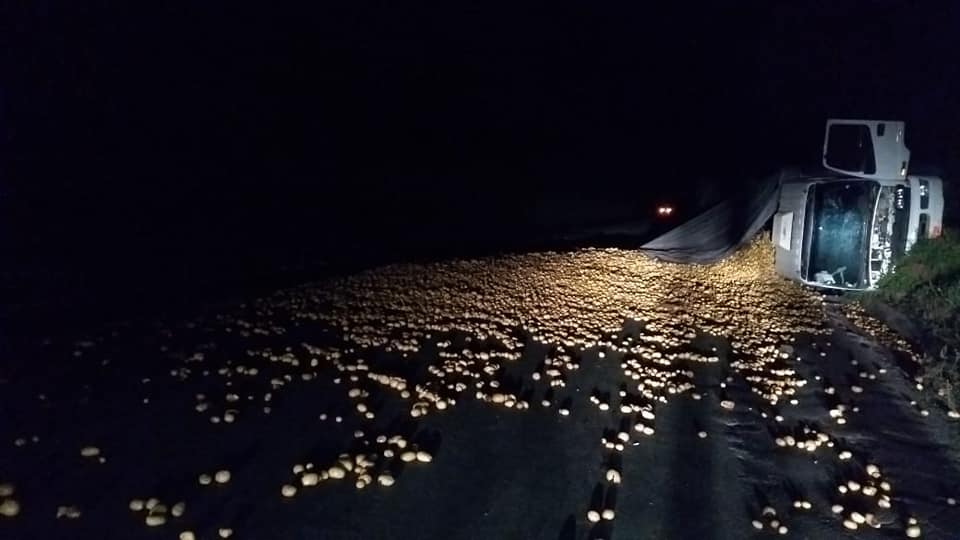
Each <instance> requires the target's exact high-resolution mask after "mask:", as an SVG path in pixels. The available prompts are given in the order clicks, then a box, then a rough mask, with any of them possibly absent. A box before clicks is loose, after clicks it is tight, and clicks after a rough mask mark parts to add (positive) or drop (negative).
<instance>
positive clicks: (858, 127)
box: [823, 119, 910, 180]
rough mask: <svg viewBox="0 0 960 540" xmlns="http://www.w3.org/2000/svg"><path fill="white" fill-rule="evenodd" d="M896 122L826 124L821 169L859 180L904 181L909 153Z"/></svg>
mask: <svg viewBox="0 0 960 540" xmlns="http://www.w3.org/2000/svg"><path fill="white" fill-rule="evenodd" d="M904 130H905V125H904V123H903V122H899V121H878V120H838V119H830V120H827V128H826V133H825V134H824V137H823V166H824V167H826V168H827V169H830V170H831V171H836V172H839V173H844V174H849V175H851V176H857V177H860V178H869V179H884V180H900V179H903V178H906V176H907V167H908V165H909V163H910V150H908V149H907V147H906V144H905V143H904Z"/></svg>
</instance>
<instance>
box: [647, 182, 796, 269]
mask: <svg viewBox="0 0 960 540" xmlns="http://www.w3.org/2000/svg"><path fill="white" fill-rule="evenodd" d="M788 174H789V173H787V171H786V170H782V171H780V172H778V173H776V174H773V175H770V176H768V177H767V178H765V179H764V180H762V181H761V182H759V183H758V184H757V185H756V189H752V190H749V191H745V192H742V193H739V194H737V195H734V196H732V197H730V198H729V199H727V200H725V201H723V202H721V203H719V204H717V205H716V206H714V207H712V208H710V209H709V210H707V211H706V212H704V213H702V214H700V215H699V216H697V217H695V218H693V219H691V220H690V221H687V222H685V223H683V224H681V225H678V226H677V227H676V228H674V229H671V230H670V231H668V232H666V233H664V234H662V235H660V236H659V237H657V238H655V239H653V240H651V241H650V242H647V243H646V244H644V245H642V246H640V251H642V252H644V253H646V254H647V255H649V256H651V257H654V258H656V259H660V260H665V261H670V262H676V263H688V264H689V263H694V264H709V263H712V262H716V261H719V260H720V259H723V258H724V257H726V256H727V255H730V254H731V253H733V252H734V251H736V250H737V248H739V247H740V246H741V245H743V244H744V243H745V242H747V241H749V240H750V239H751V238H753V237H754V236H755V235H756V234H757V233H758V232H759V231H760V229H762V228H763V226H764V224H765V223H766V222H767V221H768V220H769V219H770V218H771V217H772V216H773V214H774V213H775V212H776V211H777V202H778V199H779V194H780V184H781V183H782V181H783V179H784V178H785V176H787V175H788Z"/></svg>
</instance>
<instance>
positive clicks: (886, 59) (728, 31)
mask: <svg viewBox="0 0 960 540" xmlns="http://www.w3.org/2000/svg"><path fill="white" fill-rule="evenodd" d="M275 4H276V3H266V2H264V3H261V4H250V3H243V2H182V3H171V2H147V3H144V2H128V1H98V2H53V1H46V2H44V1H34V2H19V6H18V7H16V8H13V9H12V10H11V8H9V7H8V8H5V10H6V13H3V12H0V20H3V21H4V22H2V23H0V45H2V50H3V54H4V59H3V78H2V79H0V198H2V199H0V205H2V208H3V209H4V221H5V223H6V225H5V227H4V230H3V233H2V234H3V235H4V237H3V241H4V242H8V246H11V247H10V249H8V250H7V251H8V253H12V254H13V256H12V257H11V258H10V259H9V260H11V261H16V263H15V264H14V266H16V265H17V264H20V267H22V268H39V267H42V268H45V269H50V268H56V269H57V272H59V273H61V274H64V275H68V274H72V273H74V269H77V270H76V273H78V275H79V273H83V272H86V274H85V275H93V274H98V273H99V274H103V275H106V276H114V275H116V274H117V273H126V274H128V275H135V276H146V275H148V274H147V273H144V272H145V271H144V270H142V268H144V267H147V266H150V267H154V266H156V267H163V268H167V267H169V266H170V264H169V261H171V260H175V261H194V262H195V264H194V263H189V264H188V263H187V262H182V266H189V265H190V264H194V266H197V267H202V266H204V261H213V260H216V261H220V263H221V264H220V267H222V266H224V265H227V266H229V265H237V266H240V267H242V266H243V265H244V264H248V263H249V261H253V260H258V259H263V258H272V259H271V260H274V261H275V262H276V264H281V263H282V262H283V261H285V260H286V259H288V258H289V254H290V253H294V252H302V251H303V250H304V249H307V250H308V251H310V252H311V253H312V254H313V253H316V252H317V251H318V250H319V251H323V250H324V249H328V250H330V251H331V252H337V253H340V254H343V253H345V252H347V253H349V252H351V250H360V251H363V249H362V248H358V247H357V246H379V245H381V244H383V243H384V242H386V241H389V240H401V239H402V240H405V241H408V242H411V241H412V240H410V239H411V238H417V239H418V240H417V241H418V242H424V241H425V240H424V239H425V238H427V239H429V238H438V239H441V240H442V241H443V242H446V243H451V242H456V241H457V239H458V238H462V237H467V236H469V237H471V238H479V237H483V236H484V235H488V234H489V235H491V236H495V235H494V232H496V231H499V232H500V234H510V231H513V230H516V229H515V227H517V225H518V224H525V223H528V222H529V221H530V219H531V218H530V217H529V215H530V212H529V210H530V207H531V206H532V202H533V201H538V200H543V199H549V198H564V197H566V198H573V199H577V198H583V199H602V200H610V201H622V200H624V199H627V200H635V201H637V203H638V204H639V205H640V206H638V208H640V207H642V205H643V204H645V203H646V202H647V201H650V200H654V199H655V198H657V197H659V196H662V195H665V194H666V195H670V196H673V197H675V198H679V199H680V200H682V199H683V197H685V196H690V195H689V193H688V192H689V191H691V190H695V189H696V186H697V183H696V181H702V179H703V178H716V179H717V183H718V185H723V186H733V185H736V183H737V182H738V181H742V179H745V178H755V177H758V176H761V175H763V174H766V173H768V172H770V171H771V170H773V169H775V168H777V167H779V166H780V165H782V164H786V163H802V162H805V161H810V160H811V159H816V157H817V155H818V152H819V144H820V142H821V141H820V137H821V131H822V126H823V121H824V119H825V118H826V117H828V116H841V117H843V116H847V117H849V116H864V117H872V118H895V119H904V120H906V121H908V131H907V133H908V144H909V145H910V146H911V149H912V150H913V152H914V157H915V158H916V159H920V160H924V159H926V160H929V161H933V162H941V163H945V164H948V165H949V164H950V163H956V161H957V160H956V156H955V153H956V148H957V147H958V146H960V138H958V129H957V125H958V124H957V122H958V120H960V117H958V98H957V96H958V95H960V94H958V92H957V90H958V85H957V82H958V79H960V73H958V70H960V67H958V62H957V60H958V59H957V50H960V49H958V48H957V45H958V40H957V38H956V36H957V34H958V30H960V7H958V4H957V3H956V2H947V1H945V2H905V1H874V2H835V1H812V2H792V1H791V2H786V1H784V2H771V1H762V2H718V3H716V5H715V6H714V7H711V8H702V7H698V6H697V5H696V3H693V2H669V3H665V4H666V5H664V6H655V7H651V6H650V5H647V4H646V3H642V2H622V3H613V2H592V3H587V2H583V3H579V5H570V4H558V3H556V2H510V3H505V4H504V5H495V4H493V3H491V2H471V3H467V2H460V1H441V2H435V3H431V4H421V3H412V2H386V1H381V2H368V1H364V0H359V1H339V2H304V3H301V4H300V5H297V6H293V5H290V6H285V7H280V6H279V5H275ZM734 5H736V6H737V7H733V6H734ZM950 152H954V154H953V155H951V154H950ZM504 231H506V232H504ZM371 249H372V248H371ZM311 256H312V255H311ZM178 264H180V263H178ZM251 264H252V263H251ZM257 264H258V265H259V266H264V265H266V266H269V265H270V264H272V263H270V262H267V263H264V262H263V261H260V260H258V263H257ZM123 266H127V267H130V266H132V267H133V268H135V269H134V270H128V271H125V272H119V271H116V270H115V269H116V268H117V267H123ZM214 266H216V265H214ZM107 267H110V268H113V269H114V271H113V272H106V271H105V268H107ZM136 268H139V270H137V269H136ZM185 272H188V271H186V270H185ZM188 273H189V272H188ZM91 279H92V278H91ZM108 281H109V280H108Z"/></svg>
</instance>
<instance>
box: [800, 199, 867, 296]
mask: <svg viewBox="0 0 960 540" xmlns="http://www.w3.org/2000/svg"><path fill="white" fill-rule="evenodd" d="M879 189H880V186H879V184H877V183H876V182H870V181H850V182H842V181H835V182H824V183H820V184H815V185H814V186H812V188H811V190H810V192H809V194H808V196H809V197H810V200H809V202H810V203H811V204H810V206H809V207H810V208H811V210H812V212H810V213H809V214H808V215H809V216H811V217H812V220H813V223H812V225H813V227H812V235H813V238H812V239H811V242H810V251H809V252H808V255H807V256H808V264H807V265H806V268H807V276H806V278H807V280H809V281H814V282H816V283H818V284H821V285H833V286H836V287H844V288H861V287H865V286H866V285H867V277H868V275H867V269H866V260H867V256H868V248H869V240H870V236H869V231H870V227H871V226H872V218H873V209H874V205H875V204H876V200H877V193H878V190H879Z"/></svg>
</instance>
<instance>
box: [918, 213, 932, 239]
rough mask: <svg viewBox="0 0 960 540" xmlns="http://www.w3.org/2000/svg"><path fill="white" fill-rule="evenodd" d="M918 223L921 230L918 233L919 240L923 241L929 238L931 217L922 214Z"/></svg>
mask: <svg viewBox="0 0 960 540" xmlns="http://www.w3.org/2000/svg"><path fill="white" fill-rule="evenodd" d="M918 221H919V224H918V225H917V228H918V229H919V230H918V231H917V240H921V239H924V238H926V237H927V229H929V227H930V215H929V214H926V213H923V214H920V219H919V220H918Z"/></svg>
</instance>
